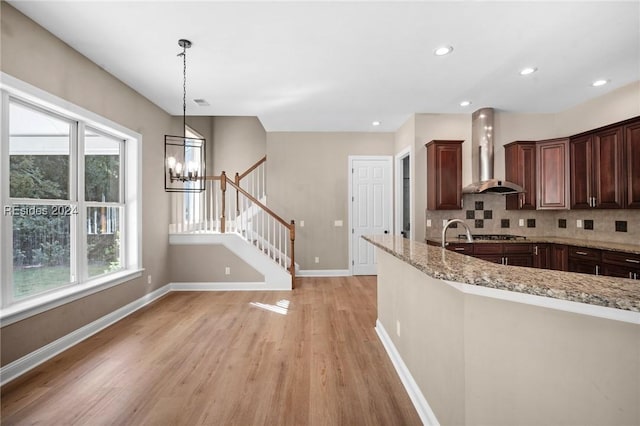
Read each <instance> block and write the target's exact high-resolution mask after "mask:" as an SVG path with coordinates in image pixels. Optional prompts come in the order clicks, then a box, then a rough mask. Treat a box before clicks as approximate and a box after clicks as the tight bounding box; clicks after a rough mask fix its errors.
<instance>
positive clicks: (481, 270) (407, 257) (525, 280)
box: [363, 235, 640, 312]
mask: <svg viewBox="0 0 640 426" xmlns="http://www.w3.org/2000/svg"><path fill="white" fill-rule="evenodd" d="M363 238H364V239H365V240H366V241H368V242H370V243H371V244H373V245H374V246H376V247H378V248H379V249H381V250H384V251H385V252H387V253H389V254H391V255H392V256H394V257H396V258H398V259H401V260H402V261H404V262H406V263H408V264H410V265H412V266H414V267H415V268H417V269H418V270H420V271H422V272H424V273H425V274H427V275H429V276H431V277H434V278H437V279H441V280H446V281H453V282H457V283H463V284H472V285H476V286H481V287H487V288H494V289H499V290H508V291H512V292H518V293H525V294H531V295H536V296H543V297H549V298H554V299H560V300H567V301H572V302H579V303H586V304H590V305H596V306H605V307H609V308H615V309H622V310H627V311H633V312H640V282H638V281H634V280H629V279H624V278H613V277H604V276H595V275H586V274H577V273H573V272H562V271H553V270H545V269H534V268H526V267H520V266H506V265H498V264H494V263H491V262H486V261H484V260H481V259H476V258H473V257H470V256H465V255H462V254H459V253H455V252H453V251H450V250H446V249H442V248H440V247H438V246H430V245H427V244H425V243H421V242H418V241H410V240H407V239H404V238H402V237H395V236H390V235H380V236H365V237H363ZM543 240H544V242H555V243H558V244H571V245H573V244H574V242H572V241H575V240H567V239H548V238H545V239H541V240H535V241H534V240H530V239H527V240H526V241H528V242H542V241H543ZM576 245H582V246H583V247H585V246H586V245H584V244H583V242H580V244H576ZM617 246H620V245H617ZM597 248H603V247H601V246H597ZM639 252H640V251H639Z"/></svg>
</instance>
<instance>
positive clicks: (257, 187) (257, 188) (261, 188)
mask: <svg viewBox="0 0 640 426" xmlns="http://www.w3.org/2000/svg"><path fill="white" fill-rule="evenodd" d="M234 183H235V184H236V185H237V186H239V187H241V188H242V189H244V190H245V191H247V192H248V193H249V194H251V195H252V196H253V197H254V198H256V199H258V200H261V201H262V200H264V197H265V196H266V195H267V156H266V155H265V156H264V157H262V158H261V159H260V160H258V161H257V162H256V163H255V164H253V165H252V166H251V167H249V168H248V169H247V170H246V171H245V172H244V173H242V174H239V173H236V175H235V177H234Z"/></svg>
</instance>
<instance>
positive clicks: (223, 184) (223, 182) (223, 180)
mask: <svg viewBox="0 0 640 426" xmlns="http://www.w3.org/2000/svg"><path fill="white" fill-rule="evenodd" d="M266 159H267V157H264V158H263V159H262V160H260V161H264V160H266ZM201 179H205V180H219V181H220V189H221V190H222V199H221V202H222V216H221V217H220V220H221V222H220V232H221V233H223V234H224V233H225V220H226V218H225V213H224V211H225V198H226V197H225V196H224V195H225V191H226V189H227V185H230V186H231V187H233V188H235V190H236V196H237V194H239V193H241V194H242V195H244V196H245V197H247V198H248V199H249V200H250V201H251V202H252V203H254V204H255V205H257V206H258V207H260V208H261V209H262V210H264V211H265V212H267V214H268V215H270V216H271V217H272V218H274V219H275V220H277V221H278V222H280V224H281V225H282V226H284V227H285V228H287V229H288V230H289V247H290V255H289V258H290V259H291V264H290V265H289V273H290V274H291V280H292V281H291V288H294V287H295V279H296V262H295V239H296V222H295V221H294V220H291V223H287V221H286V220H284V219H283V218H281V217H280V216H278V215H277V214H276V213H275V212H274V211H273V210H271V209H270V208H269V207H267V206H265V205H264V204H262V203H261V202H260V201H259V200H258V199H257V198H255V197H254V196H253V195H251V194H249V193H248V192H247V191H245V190H244V189H242V188H241V187H240V185H239V183H236V182H239V179H238V174H237V173H236V176H235V179H234V180H235V181H236V182H234V180H232V179H229V178H228V177H227V175H226V173H225V172H222V174H221V175H220V176H205V177H203V178H201Z"/></svg>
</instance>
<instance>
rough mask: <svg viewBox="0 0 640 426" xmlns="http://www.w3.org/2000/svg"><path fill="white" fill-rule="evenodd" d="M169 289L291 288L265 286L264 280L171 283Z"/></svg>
mask: <svg viewBox="0 0 640 426" xmlns="http://www.w3.org/2000/svg"><path fill="white" fill-rule="evenodd" d="M169 285H170V286H171V291H265V290H269V291H273V290H291V288H288V287H286V285H285V286H283V287H282V288H277V287H273V286H271V287H267V285H266V284H265V283H264V282H223V283H218V282H216V283H200V282H197V283H171V284H169Z"/></svg>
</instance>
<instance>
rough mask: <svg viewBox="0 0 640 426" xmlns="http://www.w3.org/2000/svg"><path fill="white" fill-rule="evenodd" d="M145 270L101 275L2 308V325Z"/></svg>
mask: <svg viewBox="0 0 640 426" xmlns="http://www.w3.org/2000/svg"><path fill="white" fill-rule="evenodd" d="M143 271H144V269H133V270H127V271H122V272H118V273H115V274H111V275H107V276H105V277H99V278H97V279H94V280H91V281H90V282H88V283H86V284H79V285H75V286H70V287H67V288H65V289H63V290H60V291H56V292H53V293H48V294H45V295H42V296H40V297H34V298H32V299H29V300H25V301H24V302H18V303H15V304H13V305H11V306H9V307H7V308H5V309H0V327H4V326H7V325H9V324H13V323H15V322H18V321H22V320H24V319H26V318H29V317H32V316H34V315H38V314H41V313H43V312H46V311H48V310H51V309H54V308H57V307H58V306H62V305H65V304H67V303H70V302H73V301H74V300H78V299H82V298H83V297H87V296H89V295H91V294H94V293H97V292H99V291H103V290H106V289H108V288H110V287H114V286H116V285H119V284H122V283H125V282H127V281H131V280H133V279H136V278H139V277H141V276H142V272H143Z"/></svg>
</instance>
